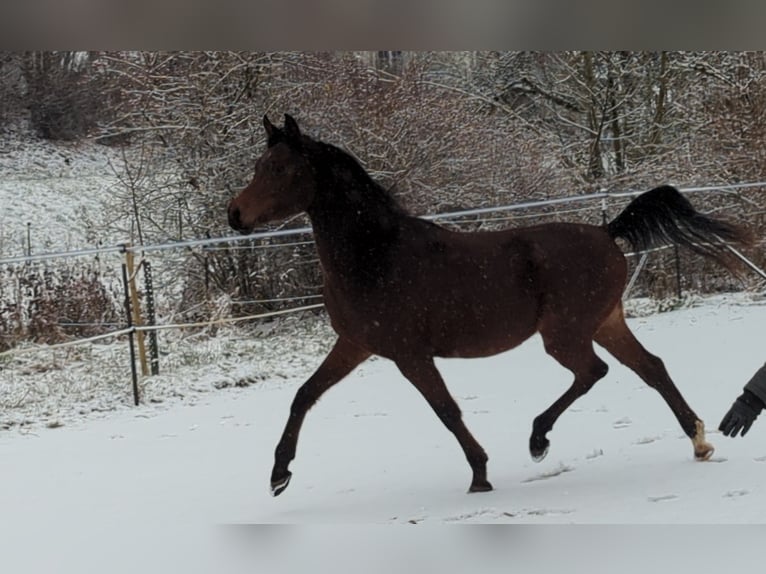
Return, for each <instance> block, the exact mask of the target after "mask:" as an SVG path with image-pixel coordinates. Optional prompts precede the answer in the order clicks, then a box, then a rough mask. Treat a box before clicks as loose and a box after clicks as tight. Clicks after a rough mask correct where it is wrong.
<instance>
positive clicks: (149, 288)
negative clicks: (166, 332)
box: [143, 259, 160, 375]
mask: <svg viewBox="0 0 766 574" xmlns="http://www.w3.org/2000/svg"><path fill="white" fill-rule="evenodd" d="M143 266H144V290H145V292H146V321H147V324H148V325H151V326H152V327H154V326H155V325H156V324H157V317H156V313H155V310H154V282H153V280H152V266H151V264H150V263H149V261H148V260H146V259H145V260H144V263H143ZM149 365H150V367H151V371H152V375H159V374H160V352H159V347H158V345H157V331H154V330H152V331H149Z"/></svg>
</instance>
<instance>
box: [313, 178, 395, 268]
mask: <svg viewBox="0 0 766 574" xmlns="http://www.w3.org/2000/svg"><path fill="white" fill-rule="evenodd" d="M366 199H369V198H365V197H364V196H363V195H359V194H354V193H353V192H352V193H349V194H345V195H343V196H342V197H338V196H335V197H325V198H323V200H320V201H318V202H315V205H314V206H312V208H311V209H310V210H309V217H310V219H311V223H312V227H313V229H314V237H315V241H316V244H317V250H318V252H319V257H320V260H321V261H322V266H323V268H324V270H325V273H328V274H330V275H332V276H333V277H336V278H340V279H342V280H343V279H347V280H350V281H354V282H357V280H362V281H369V280H371V278H372V277H377V276H379V275H380V273H381V269H382V268H384V267H387V265H388V262H389V261H390V257H391V250H392V249H393V247H394V245H395V244H396V241H397V240H398V238H399V232H400V229H401V223H402V219H403V218H404V217H406V216H404V215H403V214H402V213H400V212H399V211H397V210H396V209H394V208H392V207H391V206H389V205H387V204H386V202H383V201H375V200H372V201H367V200H366Z"/></svg>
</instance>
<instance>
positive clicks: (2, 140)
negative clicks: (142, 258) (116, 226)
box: [0, 130, 128, 258]
mask: <svg viewBox="0 0 766 574" xmlns="http://www.w3.org/2000/svg"><path fill="white" fill-rule="evenodd" d="M18 132H19V130H16V131H13V132H11V133H2V134H0V258H2V257H14V256H19V255H23V254H25V253H26V251H27V231H29V238H30V239H31V248H32V252H33V253H41V252H47V251H63V250H75V249H81V248H85V247H95V246H98V244H99V243H102V244H103V245H114V244H117V243H120V242H123V241H126V240H127V239H128V238H127V237H125V236H124V235H121V236H118V235H115V234H110V233H109V231H108V228H107V226H106V221H105V219H104V217H105V216H104V207H103V206H104V203H105V201H106V200H107V199H108V198H109V194H110V193H112V192H113V190H114V189H115V188H116V187H117V186H118V185H119V180H118V178H117V176H116V175H115V170H119V169H120V166H121V165H122V160H121V152H120V150H119V149H117V148H108V147H105V146H100V145H96V144H93V143H87V142H86V143H62V142H57V143H53V142H47V141H44V140H37V139H31V138H30V137H29V136H25V135H24V134H23V133H18ZM28 224H29V228H28V227H27V225H28Z"/></svg>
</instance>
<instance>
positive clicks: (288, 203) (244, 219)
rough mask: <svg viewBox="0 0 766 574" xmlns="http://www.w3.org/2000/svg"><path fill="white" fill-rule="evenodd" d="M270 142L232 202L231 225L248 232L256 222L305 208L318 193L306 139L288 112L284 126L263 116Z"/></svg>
mask: <svg viewBox="0 0 766 574" xmlns="http://www.w3.org/2000/svg"><path fill="white" fill-rule="evenodd" d="M263 126H264V128H266V135H267V136H268V142H267V147H266V151H265V152H263V155H261V157H259V158H258V160H257V161H256V162H255V175H254V176H253V180H252V181H251V182H250V184H249V185H248V186H247V187H246V188H245V189H243V190H242V191H241V192H239V194H238V195H237V196H236V197H235V198H234V199H232V200H231V202H229V225H231V227H232V228H234V229H235V230H237V231H239V232H240V233H249V232H251V231H252V230H253V228H254V227H255V226H256V225H260V224H263V223H268V222H270V221H276V220H280V219H285V218H287V217H290V216H292V215H296V214H298V213H301V212H302V211H306V209H308V207H309V205H311V201H312V200H313V198H314V193H315V187H316V184H315V179H314V174H313V169H312V167H311V164H310V163H309V161H308V159H307V158H306V156H305V154H304V142H305V140H306V138H304V137H303V136H302V135H301V132H300V129H298V124H297V123H296V122H295V120H294V119H293V118H292V117H290V116H289V115H287V114H285V125H284V127H283V128H278V127H276V126H274V125H273V124H272V123H271V122H270V121H269V119H268V118H267V117H266V116H264V117H263Z"/></svg>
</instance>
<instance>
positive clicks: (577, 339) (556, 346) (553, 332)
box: [529, 325, 609, 462]
mask: <svg viewBox="0 0 766 574" xmlns="http://www.w3.org/2000/svg"><path fill="white" fill-rule="evenodd" d="M540 334H541V335H542V338H543V344H544V346H545V350H546V352H547V353H548V354H549V355H551V356H552V357H553V358H554V359H556V360H557V361H558V362H559V363H560V364H561V365H562V366H563V367H566V368H567V369H569V370H570V371H572V373H574V376H575V379H574V382H573V383H572V385H571V386H570V387H569V388H568V389H567V390H566V392H564V394H563V395H561V396H560V397H559V398H558V399H557V400H556V401H555V402H554V403H553V404H552V405H551V406H550V407H548V408H547V409H546V410H545V411H543V412H542V413H541V414H540V415H538V416H537V417H536V418H535V420H534V422H533V423H532V436H531V437H530V438H529V452H530V454H531V455H532V458H533V459H534V460H535V461H536V462H539V461H541V460H542V459H544V458H545V455H546V454H548V448H549V446H550V442H549V441H548V438H547V437H546V435H547V434H548V432H549V431H550V430H551V429H552V428H553V425H554V424H555V423H556V420H557V419H558V418H559V416H561V414H562V413H563V412H564V411H565V410H566V409H567V408H569V406H570V405H571V404H572V403H573V402H574V401H575V400H576V399H578V398H579V397H581V396H582V395H584V394H585V393H587V392H588V391H589V390H590V389H591V387H592V386H593V385H594V384H595V383H596V382H597V381H598V380H599V379H602V378H603V377H604V376H605V375H606V373H607V371H608V370H609V367H608V366H607V364H606V363H605V362H604V361H602V360H601V359H600V358H599V357H598V356H597V355H596V353H595V352H594V351H593V342H592V340H591V338H590V337H589V336H585V335H584V334H583V333H582V331H581V330H580V329H578V328H575V327H570V328H567V327H566V326H562V325H551V326H549V327H545V326H543V327H541V329H540Z"/></svg>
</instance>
